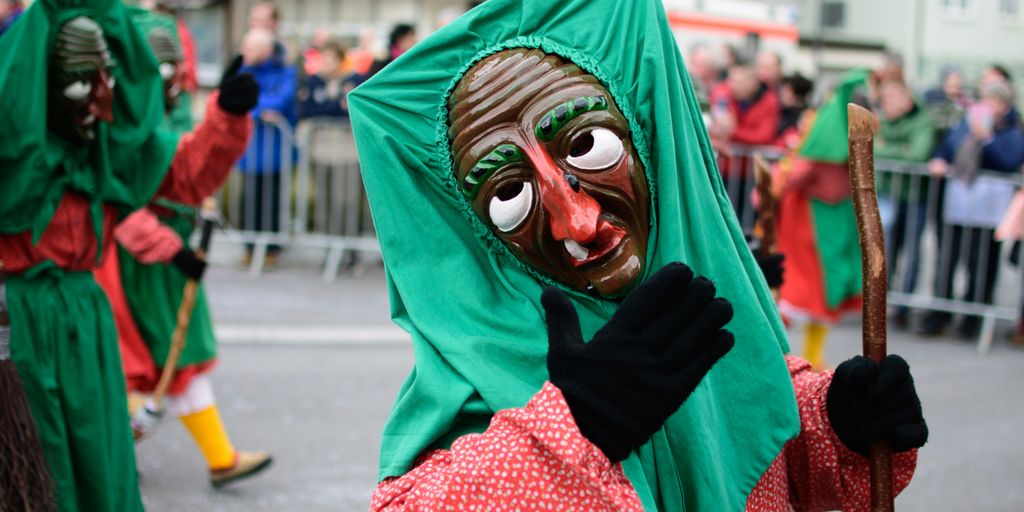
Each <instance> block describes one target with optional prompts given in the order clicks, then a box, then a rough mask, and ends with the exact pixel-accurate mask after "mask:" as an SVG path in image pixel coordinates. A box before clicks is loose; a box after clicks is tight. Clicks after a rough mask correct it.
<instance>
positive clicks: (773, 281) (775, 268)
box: [747, 234, 786, 288]
mask: <svg viewBox="0 0 1024 512" xmlns="http://www.w3.org/2000/svg"><path fill="white" fill-rule="evenodd" d="M761 243H762V242H761V239H760V238H757V237H755V236H753V235H749V234H748V235H747V247H749V248H750V252H752V253H754V260H755V261H757V266H758V267H759V268H760V269H761V274H762V275H763V276H764V280H765V281H766V282H768V287H769V288H780V287H782V282H783V280H784V279H783V276H784V275H785V273H786V267H785V265H783V263H784V262H785V261H786V256H785V255H784V254H782V253H773V254H769V255H768V256H762V255H761Z"/></svg>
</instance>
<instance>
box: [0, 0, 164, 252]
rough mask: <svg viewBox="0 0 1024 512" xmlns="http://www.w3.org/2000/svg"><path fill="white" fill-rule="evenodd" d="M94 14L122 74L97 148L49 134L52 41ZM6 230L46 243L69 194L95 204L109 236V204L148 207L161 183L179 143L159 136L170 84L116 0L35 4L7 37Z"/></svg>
mask: <svg viewBox="0 0 1024 512" xmlns="http://www.w3.org/2000/svg"><path fill="white" fill-rule="evenodd" d="M78 16H88V17H90V18H92V19H93V20H95V21H96V22H97V23H99V24H100V26H101V27H102V28H103V33H104V37H105V38H106V40H107V44H108V46H109V48H110V53H111V56H112V57H113V59H114V61H115V63H116V67H115V69H114V72H113V75H114V78H115V80H116V82H117V85H116V86H115V87H114V122H113V124H109V125H108V124H106V123H102V122H101V123H99V124H98V125H97V130H96V139H95V140H94V141H93V142H92V143H91V144H89V145H82V146H78V145H73V144H68V143H67V142H64V141H63V140H62V139H60V138H58V137H56V136H54V135H51V134H50V133H49V132H48V131H47V128H46V108H47V105H46V102H47V101H46V100H47V98H46V96H47V95H46V84H47V75H48V64H49V59H48V55H49V49H50V43H51V41H52V40H53V38H54V37H55V36H56V33H57V29H58V28H59V27H60V26H61V25H62V24H63V23H64V22H66V21H68V20H70V19H72V18H75V17H78ZM0 112H3V114H2V115H0V140H2V141H3V144H0V183H3V190H2V198H3V199H2V200H0V233H4V234H13V233H21V232H24V231H28V230H31V231H32V233H33V236H34V239H35V240H38V239H39V237H40V236H42V234H43V232H44V231H45V229H46V226H47V225H49V222H50V218H51V217H52V216H53V212H54V211H55V210H56V208H57V205H58V204H59V203H60V200H61V198H62V197H63V196H64V194H65V193H66V192H71V191H74V192H77V193H79V194H82V195H83V196H85V197H86V198H88V199H89V201H90V202H91V203H92V219H93V224H94V229H95V231H96V233H97V237H99V235H100V233H101V230H102V210H101V205H102V204H104V203H107V204H112V205H114V206H117V207H120V208H124V209H136V208H139V207H141V206H142V205H144V204H145V203H146V202H147V201H148V200H149V198H150V197H151V196H152V195H153V194H154V193H155V192H156V190H157V188H158V187H159V185H160V183H161V182H162V181H163V176H164V173H166V171H167V169H168V168H169V167H170V163H171V158H172V157H173V156H174V150H175V148H176V146H177V137H176V136H174V135H171V134H169V133H162V132H158V131H157V127H159V126H160V125H161V123H162V122H163V115H164V112H163V87H162V84H161V80H160V74H159V72H158V70H157V64H156V60H155V59H154V57H153V56H152V53H151V52H150V50H149V46H148V44H147V43H146V39H145V37H144V36H143V35H142V33H141V32H139V31H138V29H137V28H136V27H135V25H134V24H133V23H132V22H131V20H130V17H129V14H128V12H127V10H126V9H125V8H124V6H123V5H121V2H120V1H117V0H37V1H36V2H34V3H33V4H32V6H31V7H29V8H28V9H27V10H25V13H24V14H23V15H22V16H21V18H20V19H19V20H18V22H17V23H15V24H14V25H13V26H12V27H11V29H10V30H9V31H8V32H7V33H5V34H4V36H3V37H2V38H0Z"/></svg>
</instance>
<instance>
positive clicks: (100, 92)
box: [89, 70, 114, 123]
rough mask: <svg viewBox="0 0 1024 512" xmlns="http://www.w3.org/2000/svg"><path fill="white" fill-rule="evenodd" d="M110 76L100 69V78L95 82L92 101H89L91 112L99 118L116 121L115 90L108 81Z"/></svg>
mask: <svg viewBox="0 0 1024 512" xmlns="http://www.w3.org/2000/svg"><path fill="white" fill-rule="evenodd" d="M109 78H110V75H108V74H107V73H106V72H105V71H103V70H101V71H100V79H99V80H97V81H96V83H95V84H93V93H92V102H90V103H89V113H90V114H92V115H94V116H96V118H97V119H100V120H102V121H106V122H107V123H113V122H114V91H113V90H111V88H110V86H109V85H108V83H107V80H108V79H109Z"/></svg>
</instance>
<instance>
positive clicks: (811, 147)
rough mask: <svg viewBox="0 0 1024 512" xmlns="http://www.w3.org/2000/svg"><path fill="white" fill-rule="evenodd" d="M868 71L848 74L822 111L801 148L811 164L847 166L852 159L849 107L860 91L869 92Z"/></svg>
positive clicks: (856, 71)
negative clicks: (847, 116)
mask: <svg viewBox="0 0 1024 512" xmlns="http://www.w3.org/2000/svg"><path fill="white" fill-rule="evenodd" d="M867 80H868V71H867V70H864V69H857V70H853V71H848V72H847V73H846V74H845V75H843V77H842V78H841V79H840V80H839V85H838V86H836V89H835V91H833V92H832V94H831V96H829V98H828V100H826V101H825V103H824V104H823V105H822V106H821V108H819V109H818V113H817V115H815V117H814V124H812V125H811V129H810V133H808V134H807V138H805V139H804V143H803V145H802V146H800V151H799V155H800V156H801V157H803V158H806V159H809V160H817V161H819V162H831V163H837V164H844V163H846V161H847V160H848V159H849V152H850V148H849V144H850V142H849V140H850V136H849V132H848V130H849V129H848V128H847V124H848V121H847V118H846V106H847V105H848V104H849V103H850V100H851V99H853V97H854V93H856V92H858V89H861V90H862V91H863V90H865V89H867V84H868V82H867Z"/></svg>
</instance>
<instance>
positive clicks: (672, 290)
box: [349, 0, 916, 511]
mask: <svg viewBox="0 0 1024 512" xmlns="http://www.w3.org/2000/svg"><path fill="white" fill-rule="evenodd" d="M349 102H350V109H351V117H352V124H353V129H354V131H355V135H356V141H357V143H358V145H359V149H360V153H361V154H362V155H373V158H364V159H363V161H362V164H363V175H364V180H365V184H366V189H367V193H368V196H369V199H370V205H371V208H372V210H373V216H374V221H375V226H376V228H377V233H378V236H379V239H380V244H381V247H382V251H383V254H384V261H385V264H386V269H387V275H388V284H389V289H390V294H391V300H392V311H391V312H392V318H393V319H394V320H395V322H396V323H397V324H399V325H400V326H401V327H403V328H404V329H406V330H407V331H408V332H409V333H410V334H411V336H412V338H413V344H414V352H415V356H416V365H415V368H414V369H413V372H412V374H411V375H410V376H409V378H408V379H407V380H406V382H405V384H404V385H403V387H402V389H401V391H400V395H399V397H398V399H397V401H396V404H395V407H394V410H393V411H392V414H391V417H390V419H389V421H388V423H387V425H386V427H385V431H384V434H383V441H382V443H383V446H382V448H381V458H380V472H379V477H380V478H381V479H382V481H383V482H382V484H381V486H380V487H379V488H378V490H377V493H376V494H375V496H374V502H373V505H372V507H373V509H374V510H438V509H441V508H442V507H443V506H451V507H454V508H456V509H468V507H469V506H470V505H473V504H476V505H477V506H480V507H482V508H497V507H499V506H500V505H507V506H511V507H513V508H521V509H537V508H538V507H540V506H541V505H547V506H549V507H551V509H555V510H613V509H615V510H617V509H627V510H639V509H641V508H643V509H646V510H668V511H679V510H740V509H743V508H744V507H745V506H748V504H749V503H750V502H749V501H748V498H750V497H751V493H752V489H754V488H755V486H756V485H758V482H759V481H761V480H763V479H764V478H765V476H766V471H768V469H769V467H770V466H771V467H775V468H776V473H777V472H778V471H780V470H781V471H782V473H781V477H782V478H783V482H784V479H785V471H786V467H785V466H784V465H782V466H779V465H778V464H784V462H782V463H780V462H778V461H779V460H780V458H782V455H780V453H782V451H783V448H784V446H785V445H786V443H787V441H789V440H791V439H793V438H795V437H796V436H797V434H798V432H799V430H800V421H801V417H800V415H799V414H798V411H797V401H796V399H795V395H794V388H793V382H792V381H791V377H790V373H791V372H792V369H793V367H794V366H793V364H791V365H790V370H791V371H787V361H786V359H785V358H784V357H783V354H784V353H785V352H786V351H788V347H787V345H786V339H785V335H784V332H783V329H782V325H781V322H780V321H779V317H778V313H777V311H776V310H775V307H774V304H773V302H772V298H771V295H770V293H769V291H768V288H767V286H766V285H765V284H764V281H763V279H762V278H761V277H760V274H759V270H758V267H757V264H756V263H755V261H754V259H753V257H752V256H751V254H750V252H749V250H748V249H747V246H746V242H745V240H744V237H743V234H742V233H741V231H740V229H739V226H738V224H737V222H736V219H735V216H734V214H733V213H732V210H731V207H730V203H729V200H728V197H727V195H726V193H725V191H724V189H723V186H722V182H721V179H720V177H719V174H718V170H717V169H716V167H715V164H714V155H713V153H712V151H711V148H710V145H709V142H708V138H707V135H706V133H705V131H704V129H703V127H702V125H701V123H700V119H701V116H700V111H699V108H698V104H697V101H696V99H695V97H694V94H693V90H692V87H691V86H690V83H689V77H688V76H687V74H686V72H685V68H684V67H683V64H682V61H681V59H680V57H679V53H678V48H677V46H676V41H675V38H674V37H673V36H672V33H671V31H670V29H669V27H668V24H667V20H666V16H665V12H664V8H663V7H662V5H661V3H660V2H658V1H655V0H650V1H633V2H619V1H616V0H570V1H564V0H560V1H556V0H538V1H531V2H520V1H518V0H490V1H488V2H486V3H484V4H482V5H480V6H478V7H476V8H475V9H474V10H472V11H471V12H470V13H468V14H467V15H465V16H463V17H462V18H460V19H458V20H456V21H454V22H453V23H451V24H449V25H447V26H445V27H444V28H442V29H441V30H440V31H438V32H437V33H435V34H434V35H432V36H431V37H430V38H428V39H426V40H424V41H423V42H421V43H420V44H418V45H417V46H415V47H413V48H412V49H411V50H410V51H409V52H408V53H406V54H404V55H403V56H402V57H400V58H398V59H397V60H396V61H395V62H394V63H392V64H391V65H390V66H388V67H387V68H385V69H384V70H383V71H382V72H381V73H379V74H378V75H376V76H375V77H373V78H372V79H370V80H369V81H368V82H366V83H365V84H364V85H362V86H361V87H359V88H357V89H356V90H355V91H353V92H352V93H351V94H350V95H349ZM680 261H682V262H684V263H685V265H684V264H681V263H678V262H680ZM698 275H699V276H706V277H707V278H701V277H695V276H698ZM712 281H713V282H714V284H712V283H711V282H712ZM716 293H717V294H718V295H720V296H721V297H724V298H725V299H727V300H722V299H714V296H715V295H716ZM542 296H543V298H542ZM730 303H731V305H730ZM730 320H731V321H730ZM583 340H590V341H589V343H587V344H584V343H583ZM726 352H728V354H725V353H726ZM723 354H724V357H723ZM712 366H713V368H712ZM803 369H806V364H805V363H804V368H803ZM709 370H710V371H709ZM814 375H815V376H817V374H814ZM811 380H813V382H814V386H812V387H814V391H815V392H817V394H815V397H816V398H815V399H818V398H821V399H822V400H823V397H821V396H819V395H820V394H821V393H820V392H821V391H822V390H823V389H824V388H827V387H828V386H827V384H828V379H827V378H822V379H817V380H814V379H808V381H809V382H810V381H811ZM822 386H824V387H822ZM684 400H685V402H684ZM915 400H916V398H915ZM680 403H682V406H681V407H680ZM677 409H678V410H677ZM812 409H813V407H812ZM570 411H571V414H570ZM816 411H817V413H821V409H820V408H819V409H816ZM819 425H820V422H819ZM824 431H827V432H831V431H830V430H828V429H824ZM830 446H831V444H830ZM847 452H849V450H848V449H847ZM844 453H845V452H844ZM850 453H852V452H850ZM854 455H855V456H856V457H860V456H859V455H856V454H854ZM910 456H911V457H912V453H911V455H910ZM860 459H863V457H860ZM773 461H775V462H773ZM620 462H621V463H620ZM833 462H834V461H833ZM859 462H861V463H862V466H863V470H864V471H865V472H866V460H862V461H859ZM902 467H904V468H905V466H902ZM833 475H834V473H833ZM778 476H779V474H775V475H774V476H773V477H772V478H773V479H769V480H770V482H769V484H768V485H777V484H778V481H777V478H776V477H778ZM863 476H864V477H865V478H866V473H864V475H863ZM837 480H839V479H838V478H837ZM904 484H905V481H904ZM784 487H785V486H784V485H783V489H782V490H781V491H780V492H781V493H782V494H778V493H776V494H775V495H772V496H771V499H774V500H775V501H771V502H770V504H771V505H773V506H774V505H778V500H779V496H782V499H783V500H787V498H786V494H785V492H786V489H785V488H784ZM754 503H755V504H754V507H755V508H756V507H758V506H760V504H761V502H757V501H755V502H754ZM785 506H786V507H788V506H789V505H788V503H786V504H785ZM766 509H768V508H766V507H763V506H762V507H761V508H760V510H766Z"/></svg>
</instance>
